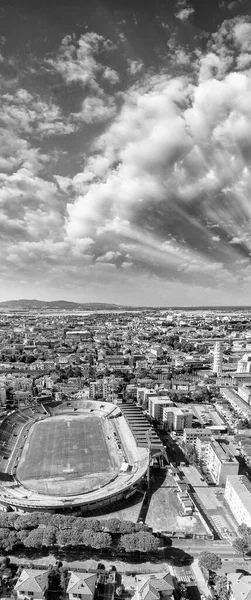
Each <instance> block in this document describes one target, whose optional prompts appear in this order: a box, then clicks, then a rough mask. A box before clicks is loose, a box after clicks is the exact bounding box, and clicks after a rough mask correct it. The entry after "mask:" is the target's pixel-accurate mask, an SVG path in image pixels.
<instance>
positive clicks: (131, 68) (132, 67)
mask: <svg viewBox="0 0 251 600" xmlns="http://www.w3.org/2000/svg"><path fill="white" fill-rule="evenodd" d="M127 62H128V69H127V71H128V73H129V74H130V75H137V74H138V73H141V71H142V69H143V67H144V63H143V61H141V60H132V59H128V60H127Z"/></svg>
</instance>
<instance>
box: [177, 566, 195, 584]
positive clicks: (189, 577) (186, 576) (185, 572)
mask: <svg viewBox="0 0 251 600" xmlns="http://www.w3.org/2000/svg"><path fill="white" fill-rule="evenodd" d="M172 570H173V572H174V576H175V577H176V579H177V581H182V582H184V583H186V584H188V583H189V584H191V585H192V583H193V582H194V581H195V576H194V573H193V571H192V569H191V567H172Z"/></svg>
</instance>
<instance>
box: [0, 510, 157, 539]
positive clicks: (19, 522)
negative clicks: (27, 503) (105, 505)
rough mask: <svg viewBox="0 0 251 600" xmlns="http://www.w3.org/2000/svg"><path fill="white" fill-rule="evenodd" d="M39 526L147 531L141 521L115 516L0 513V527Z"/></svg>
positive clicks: (18, 528) (110, 530)
mask: <svg viewBox="0 0 251 600" xmlns="http://www.w3.org/2000/svg"><path fill="white" fill-rule="evenodd" d="M39 526H46V527H47V526H51V527H54V528H56V529H60V530H61V531H62V530H65V529H69V530H71V531H74V530H77V531H80V532H82V531H84V530H85V529H88V530H91V531H94V532H106V533H111V534H118V535H124V534H129V533H138V532H140V531H147V529H148V528H147V526H146V525H144V524H143V523H133V522H132V521H120V519H116V518H111V519H107V520H102V521H100V520H99V519H95V518H93V519H85V518H84V517H75V516H69V515H60V514H49V513H47V512H39V511H35V512H33V513H25V514H22V515H20V514H19V513H17V512H9V513H2V514H0V528H7V529H10V530H13V529H14V530H16V531H19V530H23V529H30V530H32V529H36V528H37V527H39Z"/></svg>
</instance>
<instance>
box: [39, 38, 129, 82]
mask: <svg viewBox="0 0 251 600" xmlns="http://www.w3.org/2000/svg"><path fill="white" fill-rule="evenodd" d="M113 48H114V46H113V45H112V44H111V42H110V41H109V40H105V38H104V37H103V36H101V35H98V34H97V33H94V32H88V33H85V34H83V35H81V36H80V37H79V38H78V40H77V39H76V37H75V36H71V35H67V36H65V37H64V38H63V40H62V42H61V45H60V47H59V51H58V55H57V56H56V57H55V58H52V59H48V61H47V62H48V66H50V67H51V68H53V69H54V70H55V71H57V72H58V73H59V74H60V75H61V76H62V77H63V79H64V81H65V82H66V83H67V84H71V83H74V82H78V83H80V84H81V85H82V86H89V87H90V88H91V89H92V90H94V91H96V92H99V90H100V85H99V83H98V81H97V80H98V79H101V80H102V78H103V80H106V81H109V83H110V84H111V85H114V84H116V83H118V81H119V75H118V73H117V72H116V71H115V70H114V69H112V68H111V67H110V66H109V65H103V64H102V63H101V62H100V61H99V59H98V57H99V56H100V55H105V54H106V53H107V52H110V51H111V50H113Z"/></svg>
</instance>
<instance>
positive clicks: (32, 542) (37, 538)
mask: <svg viewBox="0 0 251 600" xmlns="http://www.w3.org/2000/svg"><path fill="white" fill-rule="evenodd" d="M43 535H44V530H43V529H33V531H31V532H30V533H29V535H28V537H27V538H26V539H25V540H24V546H25V547H26V548H41V547H42V543H43Z"/></svg>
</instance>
